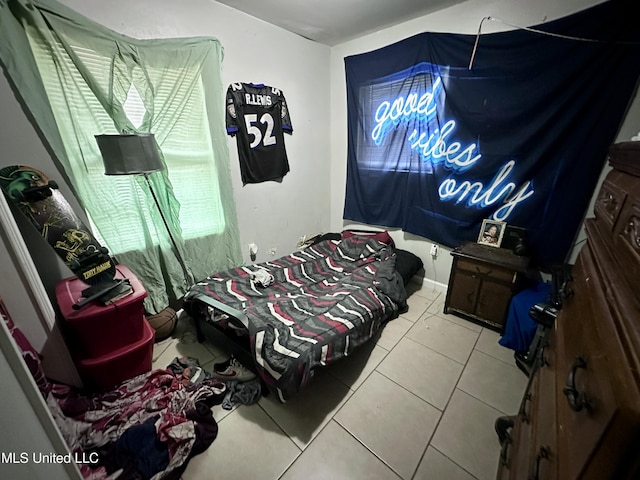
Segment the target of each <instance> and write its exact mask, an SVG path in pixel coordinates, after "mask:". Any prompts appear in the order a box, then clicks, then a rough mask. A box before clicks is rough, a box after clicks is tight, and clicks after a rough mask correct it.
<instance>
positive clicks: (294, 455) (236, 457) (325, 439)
mask: <svg viewBox="0 0 640 480" xmlns="http://www.w3.org/2000/svg"><path fill="white" fill-rule="evenodd" d="M412 287H413V288H412V290H413V292H412V294H411V296H410V297H409V311H408V312H407V313H405V314H403V315H402V316H401V317H399V318H397V319H395V320H393V321H391V322H390V323H388V324H387V326H386V327H385V328H384V330H383V331H382V333H381V335H380V336H379V337H378V338H376V339H374V340H373V341H371V342H369V344H368V345H366V346H363V347H361V348H360V349H359V350H357V351H356V352H355V353H354V355H353V356H351V357H349V358H346V359H343V360H342V361H340V362H338V363H336V364H334V365H331V366H329V367H328V368H326V369H323V370H320V371H318V372H317V375H316V377H315V378H314V380H313V381H312V382H311V384H309V385H308V386H307V387H306V388H305V389H304V390H302V391H301V392H300V393H299V394H298V395H297V396H296V397H294V398H293V399H291V400H290V401H289V402H287V403H286V404H281V403H279V402H278V401H277V400H276V399H275V398H274V396H273V395H269V396H267V397H263V398H262V399H261V400H260V401H259V403H257V404H254V405H251V406H246V405H240V406H238V407H236V408H234V409H233V410H231V411H227V410H224V409H222V408H221V407H220V406H216V407H214V408H213V413H214V418H215V419H216V421H217V422H218V426H219V432H218V437H217V438H216V440H215V441H214V442H213V444H212V445H211V446H210V447H209V448H208V450H207V451H205V452H204V453H203V454H201V455H198V456H196V457H194V458H193V459H192V460H191V462H190V463H189V465H188V467H187V469H186V471H185V472H184V474H183V476H182V479H183V480H201V479H213V478H215V479H216V480H234V479H239V480H261V479H265V480H276V479H281V480H297V479H304V480H312V479H331V480H333V479H345V480H359V479H366V480H370V479H396V480H397V479H403V480H472V479H479V480H485V479H493V478H495V474H496V470H497V462H498V455H499V446H498V441H497V437H496V434H495V432H494V428H493V423H494V421H495V419H496V417H498V416H500V415H504V414H513V413H515V412H516V411H517V409H518V405H519V402H520V398H521V396H522V393H523V391H524V389H525V386H526V377H525V376H524V374H522V373H521V372H520V370H518V369H517V367H516V366H515V364H514V361H513V356H512V351H510V350H507V349H505V348H503V347H501V346H500V345H499V344H498V339H499V336H498V334H497V333H495V332H493V331H491V330H488V329H485V328H482V327H480V326H478V325H475V324H473V323H470V322H467V321H465V320H463V319H460V318H458V317H454V316H452V315H445V314H444V313H442V311H443V304H444V293H442V292H438V291H435V290H432V289H431V288H428V287H423V286H418V285H413V284H412ZM179 355H188V356H191V357H196V358H198V359H199V361H200V364H201V365H203V366H204V367H205V369H209V370H210V369H211V368H212V364H213V363H217V362H218V361H221V360H222V359H224V358H225V354H224V352H222V351H221V350H219V349H218V348H216V347H215V346H214V345H212V344H210V343H209V342H205V343H203V344H199V343H197V342H195V336H194V334H193V330H192V324H191V322H190V321H189V319H188V317H187V318H186V319H184V320H183V321H182V322H181V324H180V325H179V328H178V329H177V330H176V334H175V335H174V338H170V339H167V340H165V341H163V342H160V343H157V344H156V345H155V348H154V368H165V367H166V366H167V365H168V364H169V363H170V362H171V361H172V360H173V359H174V358H175V357H176V356H179ZM216 359H217V360H216Z"/></svg>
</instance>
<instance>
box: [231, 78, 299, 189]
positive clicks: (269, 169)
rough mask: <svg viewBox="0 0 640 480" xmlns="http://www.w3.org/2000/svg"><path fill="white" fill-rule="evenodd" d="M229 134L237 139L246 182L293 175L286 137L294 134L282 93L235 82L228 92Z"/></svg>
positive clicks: (243, 176) (244, 181) (244, 182)
mask: <svg viewBox="0 0 640 480" xmlns="http://www.w3.org/2000/svg"><path fill="white" fill-rule="evenodd" d="M226 108H227V113H226V125H227V133H228V134H229V135H231V136H234V135H235V137H236V141H237V144H238V157H239V159H240V173H241V175H242V183H243V184H244V185H246V184H247V183H259V182H265V181H267V180H280V179H281V178H282V177H284V176H285V175H286V174H287V173H288V172H289V161H288V160H287V152H286V150H285V146H284V135H283V133H284V132H286V133H288V134H291V133H293V127H292V126H291V118H290V117H289V109H288V108H287V102H286V101H285V99H284V95H283V93H282V91H280V90H279V89H277V88H273V87H269V86H267V85H254V84H252V83H232V84H231V85H229V88H228V89H227V102H226Z"/></svg>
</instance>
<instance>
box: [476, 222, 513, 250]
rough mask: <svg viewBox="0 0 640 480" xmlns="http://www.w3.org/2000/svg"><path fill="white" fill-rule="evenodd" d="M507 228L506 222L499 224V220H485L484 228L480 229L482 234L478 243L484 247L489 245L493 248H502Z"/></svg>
mask: <svg viewBox="0 0 640 480" xmlns="http://www.w3.org/2000/svg"><path fill="white" fill-rule="evenodd" d="M506 227H507V224H506V222H499V221H497V220H490V219H488V218H485V219H484V220H483V221H482V227H481V228H480V234H479V235H478V243H480V244H482V245H489V246H491V247H500V244H501V243H502V237H504V231H505V229H506Z"/></svg>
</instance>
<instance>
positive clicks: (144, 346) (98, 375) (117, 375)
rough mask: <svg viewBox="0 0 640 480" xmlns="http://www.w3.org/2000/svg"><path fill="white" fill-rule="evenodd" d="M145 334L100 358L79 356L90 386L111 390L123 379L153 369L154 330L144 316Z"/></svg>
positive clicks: (83, 372) (80, 366)
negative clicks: (81, 357)
mask: <svg viewBox="0 0 640 480" xmlns="http://www.w3.org/2000/svg"><path fill="white" fill-rule="evenodd" d="M142 326H143V335H142V338H141V339H140V340H138V341H137V342H135V343H132V344H131V345H128V346H126V347H123V348H120V349H118V350H114V351H113V352H111V353H109V354H107V355H103V356H101V357H97V358H84V359H76V365H77V367H78V372H79V373H80V376H81V377H82V380H83V382H84V385H85V387H86V388H88V389H90V390H101V391H104V390H111V389H113V388H114V387H116V386H117V385H119V384H120V383H122V382H124V381H125V380H128V379H130V378H133V377H135V376H136V375H140V374H142V373H146V372H148V371H150V370H151V362H152V358H153V341H154V337H155V331H154V330H153V328H152V327H151V325H149V322H147V320H146V319H145V318H143V319H142Z"/></svg>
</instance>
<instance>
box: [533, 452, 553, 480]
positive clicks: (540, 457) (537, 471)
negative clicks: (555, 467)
mask: <svg viewBox="0 0 640 480" xmlns="http://www.w3.org/2000/svg"><path fill="white" fill-rule="evenodd" d="M545 458H549V447H540V450H538V454H537V455H536V469H535V470H534V471H533V474H531V476H530V477H529V480H538V478H539V476H540V461H541V460H543V459H545Z"/></svg>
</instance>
